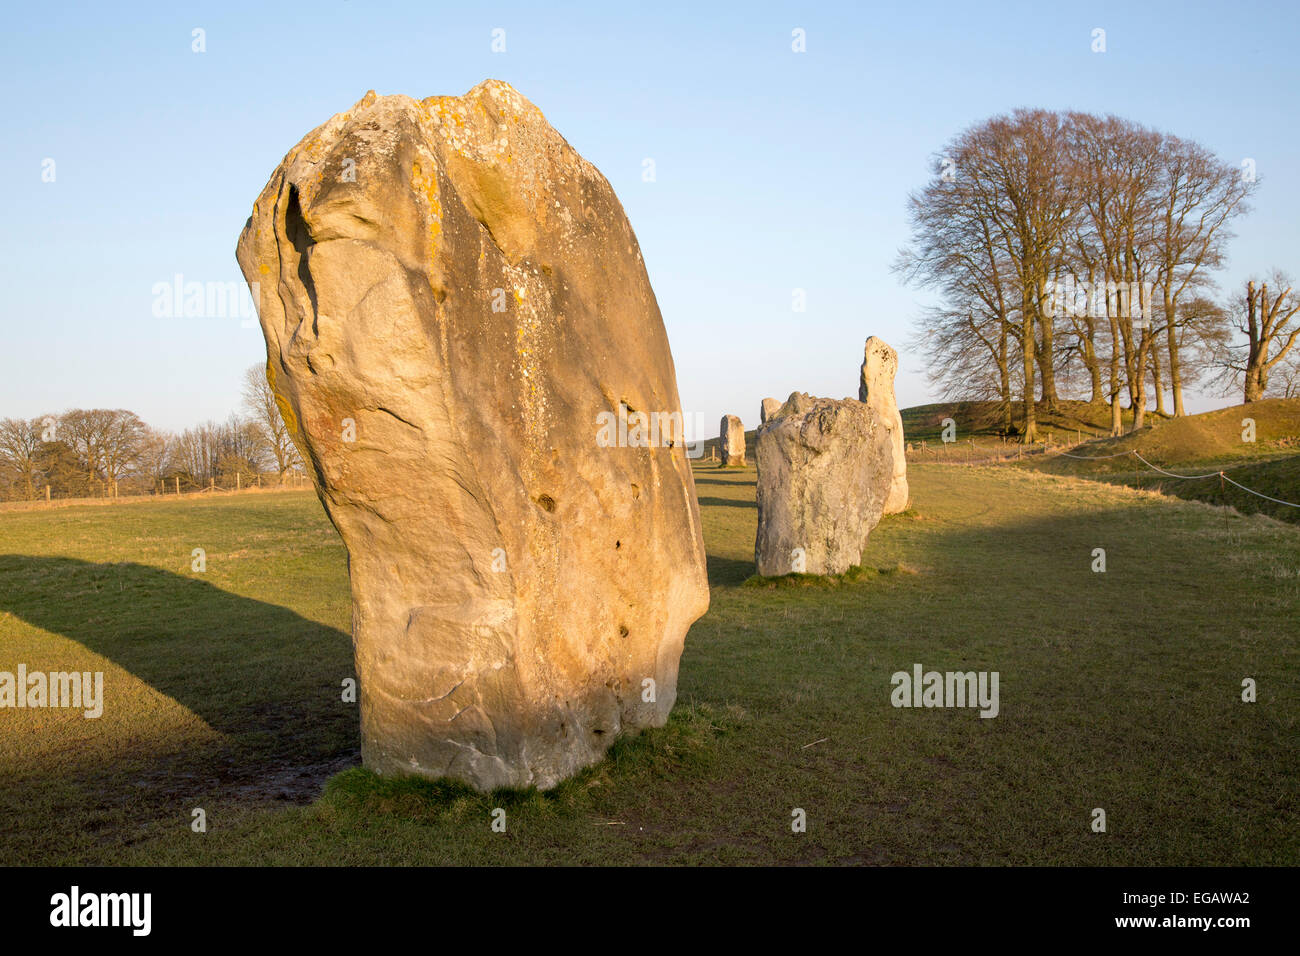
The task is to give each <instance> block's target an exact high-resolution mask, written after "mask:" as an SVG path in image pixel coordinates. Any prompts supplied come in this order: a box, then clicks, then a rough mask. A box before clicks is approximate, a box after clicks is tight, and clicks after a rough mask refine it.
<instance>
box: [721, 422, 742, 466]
mask: <svg viewBox="0 0 1300 956" xmlns="http://www.w3.org/2000/svg"><path fill="white" fill-rule="evenodd" d="M718 448H719V449H720V450H721V452H722V467H723V468H732V467H736V468H739V467H741V466H742V465H744V464H745V426H744V425H742V424H741V422H740V419H739V418H737V417H736V416H735V415H723V416H722V425H721V433H720V435H719V437H718Z"/></svg>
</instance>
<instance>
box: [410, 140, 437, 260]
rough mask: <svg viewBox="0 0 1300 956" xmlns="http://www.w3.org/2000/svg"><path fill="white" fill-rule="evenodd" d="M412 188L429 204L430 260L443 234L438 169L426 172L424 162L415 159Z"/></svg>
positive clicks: (434, 255) (412, 171)
mask: <svg viewBox="0 0 1300 956" xmlns="http://www.w3.org/2000/svg"><path fill="white" fill-rule="evenodd" d="M411 188H412V189H414V190H415V191H416V193H418V194H419V195H422V196H423V197H424V199H425V202H427V203H428V204H429V213H428V215H429V261H430V262H432V261H433V259H434V258H435V257H436V256H437V254H438V239H439V237H440V236H441V235H442V202H441V200H440V198H439V196H438V170H437V168H436V167H434V168H431V169H430V170H429V171H428V173H427V174H426V173H425V169H424V164H423V163H422V162H421V161H420V160H418V159H417V160H415V162H413V163H412V164H411Z"/></svg>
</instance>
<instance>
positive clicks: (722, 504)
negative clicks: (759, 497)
mask: <svg viewBox="0 0 1300 956" xmlns="http://www.w3.org/2000/svg"><path fill="white" fill-rule="evenodd" d="M706 506H707V507H713V508H748V509H750V510H751V511H757V510H758V502H757V501H746V500H744V499H743V498H701V499H700V507H701V508H703V507H706Z"/></svg>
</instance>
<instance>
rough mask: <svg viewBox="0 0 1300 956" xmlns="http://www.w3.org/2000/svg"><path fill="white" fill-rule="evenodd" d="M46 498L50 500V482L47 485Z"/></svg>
mask: <svg viewBox="0 0 1300 956" xmlns="http://www.w3.org/2000/svg"><path fill="white" fill-rule="evenodd" d="M45 500H46V502H48V501H49V500H50V486H49V485H48V484H47V485H46V486H45Z"/></svg>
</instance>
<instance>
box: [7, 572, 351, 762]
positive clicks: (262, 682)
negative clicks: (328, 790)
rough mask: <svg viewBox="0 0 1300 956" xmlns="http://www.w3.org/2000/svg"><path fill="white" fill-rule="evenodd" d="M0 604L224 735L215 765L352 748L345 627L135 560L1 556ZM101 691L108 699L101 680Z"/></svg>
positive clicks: (334, 754) (296, 758) (330, 754)
mask: <svg viewBox="0 0 1300 956" xmlns="http://www.w3.org/2000/svg"><path fill="white" fill-rule="evenodd" d="M0 610H3V611H7V612H9V613H11V614H13V615H14V616H15V617H18V618H20V619H22V620H24V621H26V622H28V623H29V624H32V625H35V626H36V627H40V628H43V629H44V630H47V631H51V632H53V633H55V634H59V635H61V636H63V637H66V638H68V639H70V640H73V641H76V642H77V643H79V644H81V645H82V646H84V647H86V648H88V649H89V650H91V651H94V652H95V653H97V654H101V655H103V656H104V657H106V658H108V659H110V660H112V661H113V662H114V663H116V664H118V665H119V666H121V667H122V668H124V669H126V670H128V671H130V672H131V673H132V674H133V675H135V676H136V677H138V678H139V679H140V680H142V681H145V682H146V683H148V684H149V685H150V686H151V687H153V688H154V689H155V690H157V691H159V692H161V693H163V694H166V695H167V696H168V697H171V698H172V699H174V700H176V701H177V702H179V703H180V704H182V705H184V706H185V707H187V708H188V709H189V710H191V711H193V712H194V713H195V714H197V715H198V716H199V717H201V718H203V720H204V721H206V722H207V723H208V725H209V726H211V727H212V728H213V729H215V730H218V731H220V732H222V733H225V734H229V735H232V736H233V737H235V738H236V740H235V742H234V751H235V752H232V754H230V755H229V756H228V757H227V762H228V763H229V762H230V761H234V762H235V763H236V764H238V765H244V764H246V765H247V766H246V767H239V766H235V767H230V768H229V769H231V770H239V769H245V770H247V771H248V772H249V773H251V774H256V773H257V771H258V768H261V769H266V768H267V766H268V765H270V766H272V767H274V766H277V765H278V766H283V765H284V763H285V762H286V761H288V762H299V763H310V762H312V761H320V760H326V759H345V758H346V757H347V756H348V754H349V753H350V752H351V751H354V750H355V748H356V747H357V742H358V740H359V737H360V731H359V717H358V712H357V708H356V707H355V706H347V705H344V704H342V702H341V699H340V697H341V693H340V689H341V682H342V680H343V679H345V678H347V677H351V676H353V674H354V671H353V661H352V648H351V641H350V639H349V637H348V635H347V634H344V633H343V632H341V631H339V630H337V629H335V628H332V627H327V626H325V625H323V624H319V623H317V622H315V621H310V620H308V619H306V618H304V617H302V616H300V615H298V614H296V613H294V612H293V611H290V610H288V609H287V608H283V607H278V606H276V605H274V604H267V603H265V602H262V601H256V600H253V599H250V598H246V597H241V596H239V595H237V594H231V593H229V592H226V591H223V590H221V589H220V588H218V587H215V586H213V585H211V584H208V583H207V582H206V581H202V580H199V579H196V578H191V577H186V576H184V575H179V574H174V573H171V572H169V571H164V570H161V569H159V568H154V567H148V566H145V565H140V564H133V563H106V564H96V563H93V562H87V561H80V560H76V559H73V558H65V557H44V556H42V557H36V556H30V555H20V554H4V555H0ZM6 656H8V655H6ZM17 663H19V662H18V661H9V660H0V667H4V668H5V669H12V667H13V666H15V665H16V664H17ZM105 696H106V698H108V699H107V700H106V701H105V706H110V705H111V703H112V700H111V693H110V689H108V688H107V687H106V690H105ZM140 756H144V757H146V759H147V754H141V755H140Z"/></svg>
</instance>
